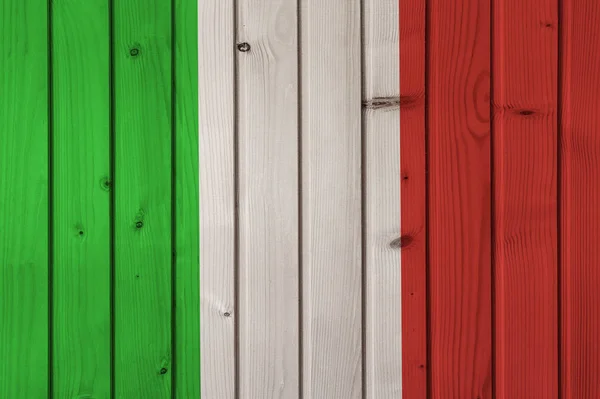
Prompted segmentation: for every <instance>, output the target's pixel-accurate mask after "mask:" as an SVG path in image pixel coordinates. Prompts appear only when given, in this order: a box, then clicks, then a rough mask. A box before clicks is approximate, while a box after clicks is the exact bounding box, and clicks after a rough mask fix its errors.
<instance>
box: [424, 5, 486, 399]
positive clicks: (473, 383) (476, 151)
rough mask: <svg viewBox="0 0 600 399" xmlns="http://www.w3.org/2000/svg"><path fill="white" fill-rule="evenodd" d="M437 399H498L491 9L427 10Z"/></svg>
mask: <svg viewBox="0 0 600 399" xmlns="http://www.w3.org/2000/svg"><path fill="white" fill-rule="evenodd" d="M429 13H430V24H429V31H430V35H429V36H430V37H429V62H430V64H429V71H430V73H429V81H428V85H429V108H428V109H429V112H428V118H429V147H428V154H429V156H428V159H429V229H430V230H429V260H430V264H429V272H430V275H429V282H430V312H431V313H430V314H431V319H430V323H431V324H430V334H431V335H430V339H431V343H430V345H431V346H430V348H431V353H430V358H431V364H430V368H431V369H430V373H431V380H430V386H431V392H430V394H431V397H432V398H435V399H437V398H444V399H446V398H480V399H488V398H491V397H492V356H491V355H492V339H491V338H492V329H491V325H492V305H491V270H492V269H491V266H492V265H491V217H490V215H491V181H490V177H491V176H490V153H491V148H490V120H489V119H490V118H489V111H490V102H489V97H490V0H461V1H458V2H457V1H455V0H431V1H430V5H429Z"/></svg>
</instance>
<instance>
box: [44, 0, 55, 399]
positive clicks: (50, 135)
mask: <svg viewBox="0 0 600 399" xmlns="http://www.w3.org/2000/svg"><path fill="white" fill-rule="evenodd" d="M46 18H47V22H46V23H47V26H46V29H47V46H48V48H47V49H46V51H47V65H46V68H47V73H48V93H47V95H48V99H47V101H48V126H47V128H48V170H47V173H48V232H47V233H48V304H47V305H48V398H49V399H52V398H53V396H54V378H53V372H52V370H53V364H54V301H53V300H54V238H53V237H54V234H53V233H54V84H53V77H54V69H53V65H52V61H53V56H52V55H53V54H52V50H53V48H52V35H53V29H52V28H53V26H52V0H48V3H47V15H46Z"/></svg>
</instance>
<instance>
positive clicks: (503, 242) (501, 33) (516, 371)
mask: <svg viewBox="0 0 600 399" xmlns="http://www.w3.org/2000/svg"><path fill="white" fill-rule="evenodd" d="M493 4H494V10H493V16H494V20H493V26H494V30H493V49H494V51H493V54H492V57H493V66H492V70H493V88H494V89H493V109H494V119H493V124H492V129H493V157H494V175H493V183H494V189H493V192H494V196H493V203H494V214H495V218H494V220H495V223H494V236H495V237H494V238H495V239H494V244H495V249H494V254H495V256H494V260H495V264H494V271H495V274H494V277H495V309H494V311H495V329H494V333H495V353H496V355H495V359H496V362H495V374H496V375H495V381H496V396H495V397H496V398H502V399H508V398H533V397H540V398H548V399H552V398H558V370H559V365H558V311H557V310H558V309H557V304H558V241H557V239H558V229H557V227H558V220H557V211H558V209H557V206H558V205H557V204H558V201H557V200H558V196H557V176H558V173H557V150H558V136H557V134H558V132H557V112H556V111H557V105H558V102H557V85H558V74H557V67H558V62H557V55H558V34H557V32H558V31H557V22H558V20H557V17H558V4H557V2H556V1H554V0H540V1H536V2H534V3H527V2H519V1H513V0H504V1H496V2H493Z"/></svg>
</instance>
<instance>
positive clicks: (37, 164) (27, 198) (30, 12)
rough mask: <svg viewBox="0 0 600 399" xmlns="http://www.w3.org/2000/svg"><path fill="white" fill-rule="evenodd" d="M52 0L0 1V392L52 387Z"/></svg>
mask: <svg viewBox="0 0 600 399" xmlns="http://www.w3.org/2000/svg"><path fill="white" fill-rule="evenodd" d="M46 10H47V2H46V1H39V0H38V1H29V2H27V3H23V2H22V1H20V0H5V1H3V2H2V5H1V6H0V34H1V35H0V65H2V73H1V74H0V93H1V96H2V100H1V101H0V143H1V145H0V181H1V182H2V187H1V188H0V223H1V225H2V229H1V231H0V297H1V298H2V300H1V301H0V320H2V322H1V324H0V358H1V359H2V362H1V363H0V397H2V398H19V397H27V398H43V397H45V395H46V393H47V391H48V306H49V303H48V277H49V273H48V219H49V214H48V181H49V170H48V125H49V123H48V122H49V121H48V62H47V60H48V53H47V42H48V36H47V30H48V29H47V28H48V26H47V17H48V14H47V11H46Z"/></svg>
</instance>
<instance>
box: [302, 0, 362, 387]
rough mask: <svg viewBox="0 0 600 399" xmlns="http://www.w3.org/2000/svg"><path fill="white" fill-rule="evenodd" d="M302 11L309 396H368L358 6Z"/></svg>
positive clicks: (342, 1) (307, 6) (335, 1)
mask: <svg viewBox="0 0 600 399" xmlns="http://www.w3.org/2000/svg"><path fill="white" fill-rule="evenodd" d="M300 10H301V32H302V38H301V43H302V46H301V54H302V58H301V66H302V86H303V88H302V114H301V118H302V122H301V125H302V137H301V138H302V260H303V265H302V269H303V274H302V288H303V292H302V296H303V300H302V302H303V315H302V319H303V325H302V333H303V337H302V338H303V339H302V342H303V344H302V349H303V370H302V373H303V381H302V382H303V396H304V397H306V398H347V399H352V398H361V397H362V395H363V392H362V385H363V379H362V371H363V370H362V369H363V359H362V350H363V348H362V312H361V308H362V270H361V269H362V265H361V264H362V259H361V258H362V254H361V252H362V250H361V249H362V232H361V30H362V29H361V15H360V13H361V7H360V2H359V1H346V0H330V1H320V2H316V1H310V0H301V3H300Z"/></svg>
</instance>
